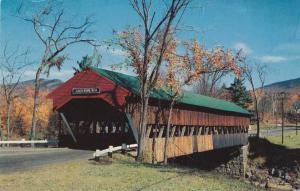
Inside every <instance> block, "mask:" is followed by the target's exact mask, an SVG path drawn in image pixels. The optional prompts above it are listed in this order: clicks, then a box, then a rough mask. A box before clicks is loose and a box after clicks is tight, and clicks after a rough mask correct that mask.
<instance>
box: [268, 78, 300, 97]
mask: <svg viewBox="0 0 300 191" xmlns="http://www.w3.org/2000/svg"><path fill="white" fill-rule="evenodd" d="M265 89H266V90H267V91H276V92H277V91H278V92H279V91H285V92H289V93H297V94H300V78H296V79H292V80H286V81H281V82H276V83H273V84H269V85H267V86H265Z"/></svg>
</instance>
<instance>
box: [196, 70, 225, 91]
mask: <svg viewBox="0 0 300 191" xmlns="http://www.w3.org/2000/svg"><path fill="white" fill-rule="evenodd" d="M205 67H206V68H207V70H209V71H213V72H211V73H205V74H203V75H202V76H201V77H200V79H199V81H198V82H197V83H196V86H195V90H196V92H197V93H199V94H202V95H207V96H212V97H218V96H219V93H220V91H218V85H219V83H220V81H221V80H222V79H223V78H224V77H225V76H226V75H227V74H228V73H229V72H228V71H226V70H215V69H213V68H212V67H213V65H211V64H208V65H207V66H205Z"/></svg>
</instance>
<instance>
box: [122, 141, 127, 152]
mask: <svg viewBox="0 0 300 191" xmlns="http://www.w3.org/2000/svg"><path fill="white" fill-rule="evenodd" d="M126 148H127V146H126V144H125V143H122V149H121V152H122V154H123V155H124V154H125V150H126Z"/></svg>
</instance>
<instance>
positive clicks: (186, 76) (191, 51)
mask: <svg viewBox="0 0 300 191" xmlns="http://www.w3.org/2000/svg"><path fill="white" fill-rule="evenodd" d="M183 44H184V47H185V53H183V54H180V53H178V48H177V47H178V42H176V41H175V40H173V41H171V43H170V46H169V48H168V49H167V51H166V52H165V54H164V57H165V60H166V61H167V64H166V74H165V75H164V76H165V77H161V80H160V81H159V82H160V83H159V86H160V88H162V89H164V90H165V92H166V93H167V94H168V95H169V97H170V108H169V116H168V122H167V130H166V141H165V147H164V163H165V164H167V159H168V147H169V136H170V126H171V124H172V113H173V107H174V104H175V103H176V101H177V100H180V99H181V97H182V96H184V91H183V87H184V86H187V85H193V84H194V83H195V82H197V81H198V80H199V79H200V78H201V77H202V75H205V74H209V73H216V72H232V73H234V74H235V75H236V76H237V77H239V76H240V74H241V70H240V67H239V65H238V63H239V62H240V61H241V60H240V59H241V57H240V53H239V52H238V53H237V54H236V55H234V54H233V53H232V51H231V50H225V49H224V48H221V47H217V48H214V49H212V50H209V49H207V48H205V47H202V46H201V45H200V43H199V42H198V41H197V40H194V41H192V42H185V43H183Z"/></svg>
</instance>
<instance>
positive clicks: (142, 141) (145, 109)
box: [137, 95, 149, 162]
mask: <svg viewBox="0 0 300 191" xmlns="http://www.w3.org/2000/svg"><path fill="white" fill-rule="evenodd" d="M142 102H143V103H142V107H141V118H140V125H139V126H140V135H139V140H138V156H137V161H140V162H142V161H143V160H144V158H143V157H144V147H145V134H146V126H147V119H148V102H149V97H148V95H147V96H146V97H145V98H144V99H143V100H142Z"/></svg>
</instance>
